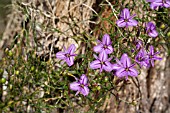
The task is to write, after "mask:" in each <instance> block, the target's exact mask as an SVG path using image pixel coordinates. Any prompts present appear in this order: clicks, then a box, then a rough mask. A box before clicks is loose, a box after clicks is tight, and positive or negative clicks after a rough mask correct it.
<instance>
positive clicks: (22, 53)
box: [0, 0, 170, 113]
mask: <svg viewBox="0 0 170 113" xmlns="http://www.w3.org/2000/svg"><path fill="white" fill-rule="evenodd" d="M103 3H105V4H106V6H108V7H113V8H114V9H116V11H113V10H112V11H111V13H110V15H109V16H108V17H102V13H103V11H104V9H105V8H106V6H104V5H101V6H100V7H101V11H100V12H98V14H99V15H95V14H94V17H97V18H100V21H101V23H100V25H101V26H98V25H96V26H95V27H94V29H92V31H90V32H96V31H98V30H99V31H100V34H101V36H102V35H103V34H104V33H108V34H109V35H110V36H111V39H112V46H113V47H114V52H113V53H112V54H111V56H114V57H118V58H119V57H120V56H121V55H122V53H125V52H126V53H128V54H129V55H130V56H131V58H133V59H134V56H135V54H136V53H131V49H132V48H135V45H134V44H133V39H134V37H139V38H140V39H141V40H142V41H144V42H145V43H146V44H147V43H149V44H151V45H154V46H155V47H159V48H164V49H165V51H167V52H168V53H169V55H170V50H169V48H170V38H169V37H170V30H169V26H170V22H169V20H168V18H169V16H170V14H169V13H168V12H170V10H169V9H162V8H160V9H159V10H158V11H157V10H151V9H150V8H149V4H148V3H146V2H145V1H144V0H142V1H141V3H142V4H144V5H143V7H142V9H143V10H144V12H145V13H146V14H145V16H143V17H142V18H140V17H138V16H139V15H140V13H143V12H141V11H140V9H139V8H140V7H138V8H133V7H134V6H135V7H136V3H135V1H133V3H134V4H126V5H123V6H122V7H125V6H126V7H128V8H129V9H131V10H132V11H134V12H135V13H136V14H137V15H138V16H136V17H135V19H136V20H137V21H138V22H139V24H140V25H139V26H137V27H134V28H132V29H131V30H130V29H124V28H118V27H117V25H116V23H115V20H116V19H115V18H116V17H115V15H119V12H120V6H119V5H120V4H119V3H118V2H117V4H114V5H112V6H110V5H109V4H108V2H103ZM122 4H124V2H122ZM23 11H25V13H24V14H25V17H27V18H28V19H29V16H28V14H27V13H28V12H27V11H26V9H23ZM153 15H156V16H153ZM94 17H93V18H94ZM112 17H114V19H113V20H112ZM149 20H152V21H155V23H156V26H157V30H158V32H159V37H157V38H156V39H151V38H150V37H149V36H148V35H147V34H145V28H144V26H143V25H144V24H145V22H148V21H149ZM25 22H26V21H25ZM105 22H107V23H108V24H109V25H110V28H106V27H105ZM42 26H43V25H42ZM31 28H34V26H33V24H32V26H31ZM49 29H50V28H49ZM51 31H55V32H61V33H62V31H58V29H53V28H51ZM33 33H34V35H35V32H33ZM28 34H29V31H28V29H27V28H25V27H23V31H22V32H21V34H18V35H17V36H16V37H14V40H20V39H21V40H23V39H22V38H21V35H24V36H25V37H26V39H27V41H28V42H29V36H28ZM72 38H73V39H74V40H76V41H82V42H84V43H85V45H86V50H85V53H84V54H79V55H78V56H76V60H75V64H74V65H73V66H71V67H68V66H67V65H66V64H63V65H61V64H60V61H56V58H51V59H48V60H44V59H43V58H41V56H38V55H37V54H36V48H31V49H30V47H29V46H28V45H27V44H26V45H27V46H26V47H24V48H23V47H22V41H21V42H20V43H17V44H16V45H17V47H16V48H13V47H14V46H12V47H11V48H9V49H6V50H5V56H4V57H3V59H2V61H0V65H1V67H0V77H1V81H0V86H1V88H0V90H1V93H0V94H1V97H4V99H2V100H1V102H0V109H1V111H3V112H9V111H11V112H30V111H32V112H43V111H46V112H49V113H50V112H51V110H53V109H56V108H57V109H59V110H61V111H62V110H70V109H71V111H73V112H80V111H79V110H78V108H80V107H81V108H83V107H86V108H87V109H88V112H98V111H100V109H99V108H100V107H101V106H103V104H104V102H105V100H106V99H108V98H110V97H111V95H113V96H114V97H115V104H117V105H118V103H119V102H121V101H123V102H125V103H127V104H129V105H133V106H135V105H136V101H130V102H129V101H125V100H123V99H121V98H120V96H119V95H121V94H119V93H120V92H121V90H122V89H124V88H125V87H126V86H127V85H129V81H126V80H124V79H118V78H117V77H115V76H113V73H107V72H102V73H100V72H99V71H98V70H92V69H90V68H89V64H90V62H92V61H93V60H94V58H93V54H94V53H93V51H92V48H93V46H94V43H96V39H95V38H94V36H93V35H90V34H89V33H82V34H81V36H79V37H78V36H73V37H72ZM35 39H36V35H35ZM99 39H101V37H99ZM149 40H150V42H149ZM35 41H36V40H35ZM13 45H14V44H13ZM80 48H81V47H79V48H78V49H80ZM112 62H115V61H114V60H112ZM4 72H7V77H6V78H5V77H3V74H4ZM82 74H86V75H87V77H88V79H89V88H90V94H89V95H88V96H87V97H84V96H83V95H81V94H79V95H77V96H75V92H74V91H71V90H70V89H69V84H70V83H71V82H73V81H75V77H77V78H79V77H80V76H81V75H82ZM131 79H133V78H131ZM7 81H8V82H7ZM2 86H7V88H6V90H3V89H2ZM4 92H7V95H4V96H2V94H3V93H4ZM139 98H140V97H139ZM87 105H88V106H87Z"/></svg>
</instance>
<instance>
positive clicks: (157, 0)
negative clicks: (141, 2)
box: [146, 0, 170, 9]
mask: <svg viewBox="0 0 170 113" xmlns="http://www.w3.org/2000/svg"><path fill="white" fill-rule="evenodd" d="M146 1H147V2H151V4H150V7H151V9H156V8H157V7H159V6H160V7H166V8H168V7H170V0H146Z"/></svg>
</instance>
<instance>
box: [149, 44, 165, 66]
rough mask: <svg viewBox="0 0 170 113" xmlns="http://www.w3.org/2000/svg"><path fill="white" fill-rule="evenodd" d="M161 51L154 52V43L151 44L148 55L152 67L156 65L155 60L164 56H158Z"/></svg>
mask: <svg viewBox="0 0 170 113" xmlns="http://www.w3.org/2000/svg"><path fill="white" fill-rule="evenodd" d="M159 53H160V52H156V53H154V47H153V46H152V45H151V46H150V51H149V53H148V56H149V61H150V63H151V65H152V67H154V60H162V58H160V57H157V56H156V55H157V54H159Z"/></svg>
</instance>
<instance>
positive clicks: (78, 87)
mask: <svg viewBox="0 0 170 113" xmlns="http://www.w3.org/2000/svg"><path fill="white" fill-rule="evenodd" d="M87 81H88V79H87V76H86V75H85V74H82V76H81V77H80V79H79V80H78V79H77V80H76V82H73V83H71V84H70V89H71V90H73V91H77V93H76V95H77V94H79V93H81V94H83V95H84V96H87V95H88V94H89V88H88V82H87Z"/></svg>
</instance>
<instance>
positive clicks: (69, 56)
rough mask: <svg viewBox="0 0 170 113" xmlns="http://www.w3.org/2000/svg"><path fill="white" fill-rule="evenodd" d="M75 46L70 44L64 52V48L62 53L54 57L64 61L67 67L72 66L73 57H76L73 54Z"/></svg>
mask: <svg viewBox="0 0 170 113" xmlns="http://www.w3.org/2000/svg"><path fill="white" fill-rule="evenodd" d="M75 49H76V47H75V45H74V44H72V45H70V47H69V48H68V49H67V50H66V49H65V47H64V52H62V51H60V52H57V53H56V57H57V58H59V59H61V60H63V61H65V62H66V63H67V64H68V66H72V65H73V64H74V56H76V54H74V52H75Z"/></svg>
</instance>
